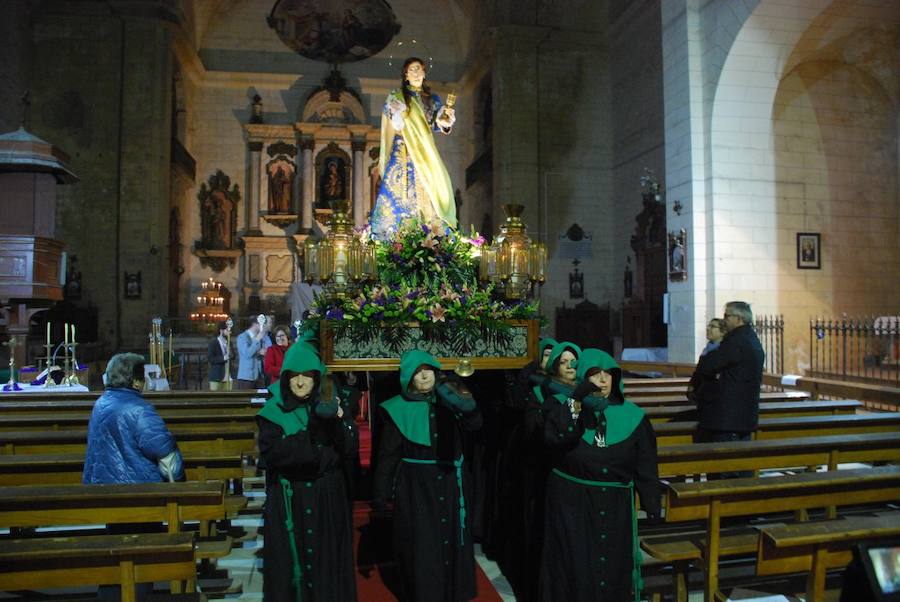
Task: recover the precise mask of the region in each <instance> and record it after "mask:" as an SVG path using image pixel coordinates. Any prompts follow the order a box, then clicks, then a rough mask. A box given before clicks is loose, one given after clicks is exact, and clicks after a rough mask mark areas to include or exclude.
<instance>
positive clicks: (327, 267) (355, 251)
mask: <svg viewBox="0 0 900 602" xmlns="http://www.w3.org/2000/svg"><path fill="white" fill-rule="evenodd" d="M347 209H348V204H347V202H346V201H338V202H336V203H335V204H334V207H333V211H332V213H331V219H330V220H329V222H328V227H329V232H328V234H327V235H326V236H325V238H324V239H322V240H320V241H317V242H314V241H311V240H307V241H306V244H305V245H304V255H303V271H304V274H305V276H306V281H307V282H309V283H310V284H312V283H313V282H315V281H319V282H320V283H321V284H322V286H323V287H324V291H325V297H326V298H327V299H330V300H335V299H343V298H345V297H347V296H348V295H351V294H353V293H354V292H355V291H356V290H357V288H358V286H359V284H361V283H363V282H367V281H371V280H374V279H375V276H376V268H375V243H374V242H371V241H370V242H367V243H363V242H361V241H360V240H359V239H357V238H356V237H354V236H353V222H352V221H351V220H350V217H349V215H347Z"/></svg>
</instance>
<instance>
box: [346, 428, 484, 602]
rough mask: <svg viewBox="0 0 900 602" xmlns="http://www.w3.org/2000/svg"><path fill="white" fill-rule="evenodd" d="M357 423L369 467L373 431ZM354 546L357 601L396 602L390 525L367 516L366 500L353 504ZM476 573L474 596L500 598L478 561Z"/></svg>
mask: <svg viewBox="0 0 900 602" xmlns="http://www.w3.org/2000/svg"><path fill="white" fill-rule="evenodd" d="M356 424H357V426H358V427H359V462H360V465H361V466H362V469H363V470H368V469H369V467H370V466H371V463H372V432H371V431H370V430H369V425H368V423H367V422H366V421H364V420H357V422H356ZM353 549H354V550H355V552H356V590H357V598H358V599H359V601H360V602H395V601H396V600H397V597H396V596H395V595H394V593H393V591H399V583H397V579H398V575H397V571H396V565H395V564H394V562H393V560H392V559H391V557H390V556H391V531H390V525H389V524H388V523H387V522H386V521H384V520H377V519H376V520H374V521H373V520H370V517H369V503H368V502H356V503H355V504H354V506H353ZM475 573H476V575H475V578H476V583H477V585H478V597H477V598H475V600H477V601H478V602H500V601H501V598H500V596H499V594H497V591H496V590H495V589H494V586H493V585H491V582H490V581H489V580H488V578H487V576H486V575H485V574H484V572H483V571H482V570H481V567H479V566H478V565H477V563H476V565H475ZM386 582H387V583H386ZM392 590H393V591H392Z"/></svg>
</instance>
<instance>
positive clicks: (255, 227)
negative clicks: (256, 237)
mask: <svg viewBox="0 0 900 602" xmlns="http://www.w3.org/2000/svg"><path fill="white" fill-rule="evenodd" d="M262 147H263V144H262V142H250V143H248V144H247V150H248V151H250V174H249V175H250V178H249V180H250V181H249V183H248V187H249V190H248V191H247V205H248V208H249V211H248V213H247V234H259V232H260V230H259V188H260V186H259V183H260V177H261V174H260V171H261V167H260V156H261V155H262Z"/></svg>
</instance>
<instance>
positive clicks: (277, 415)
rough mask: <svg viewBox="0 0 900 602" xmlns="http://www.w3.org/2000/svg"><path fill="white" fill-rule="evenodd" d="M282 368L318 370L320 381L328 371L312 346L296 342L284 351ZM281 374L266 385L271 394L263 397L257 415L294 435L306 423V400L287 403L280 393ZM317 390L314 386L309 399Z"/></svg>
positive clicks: (300, 370)
mask: <svg viewBox="0 0 900 602" xmlns="http://www.w3.org/2000/svg"><path fill="white" fill-rule="evenodd" d="M285 372H295V373H300V372H318V373H319V383H321V382H322V377H324V376H325V374H326V372H328V368H326V367H325V364H323V363H322V360H320V359H319V356H318V354H317V353H316V352H315V350H314V349H313V348H312V347H311V346H309V345H308V344H306V343H295V344H293V345H291V346H290V348H289V349H288V350H287V351H286V352H285V354H284V362H283V363H282V364H281V374H282V376H283V375H284V373H285ZM283 382H284V378H282V379H280V380H277V381H275V382H274V383H272V384H271V385H269V392H270V393H272V397H271V398H269V400H268V401H266V405H265V406H263V409H262V410H260V411H259V415H260V416H262V417H263V418H265V419H266V420H270V421H272V422H274V423H275V424H277V425H279V426H280V427H281V428H282V429H284V434H285V435H293V434H294V433H296V432H297V431H305V430H306V426H307V424H308V423H309V404H308V403H301V404H299V405H297V406H295V407H294V406H293V404H286V403H285V401H284V398H283V396H282V391H281V389H282V383H283ZM316 394H317V390H316V389H313V391H312V393H311V394H310V400H313V399H314V398H315V396H316Z"/></svg>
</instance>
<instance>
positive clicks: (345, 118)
mask: <svg viewBox="0 0 900 602" xmlns="http://www.w3.org/2000/svg"><path fill="white" fill-rule="evenodd" d="M300 121H302V122H305V123H366V112H365V110H364V109H363V106H362V103H361V102H359V99H358V98H357V97H356V96H354V95H353V94H352V93H350V92H348V91H346V90H342V91H341V92H340V94H339V95H338V99H337V100H334V96H333V94H332V93H331V92H330V91H328V90H319V91H318V92H315V93H314V94H313V95H312V96H310V97H309V100H307V101H306V104H305V105H303V109H302V111H301V113H300Z"/></svg>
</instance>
